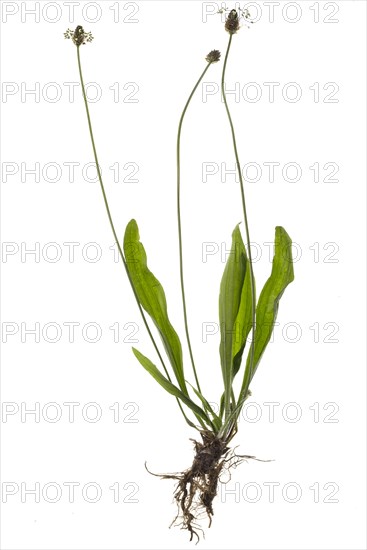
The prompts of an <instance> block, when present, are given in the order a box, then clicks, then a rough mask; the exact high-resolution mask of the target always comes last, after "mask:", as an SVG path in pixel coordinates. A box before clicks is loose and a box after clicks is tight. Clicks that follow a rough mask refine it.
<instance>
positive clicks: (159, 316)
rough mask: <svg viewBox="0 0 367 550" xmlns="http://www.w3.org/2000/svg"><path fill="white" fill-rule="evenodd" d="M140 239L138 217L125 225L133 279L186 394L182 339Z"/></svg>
mask: <svg viewBox="0 0 367 550" xmlns="http://www.w3.org/2000/svg"><path fill="white" fill-rule="evenodd" d="M139 239H140V237H139V229H138V225H137V223H136V221H135V220H131V221H130V222H129V223H128V225H127V227H126V230H125V236H124V253H125V258H126V264H127V269H128V271H129V275H130V278H131V282H132V284H133V286H134V289H135V292H136V295H137V297H138V299H139V302H140V304H141V305H142V307H143V308H144V309H145V311H146V312H147V313H148V314H149V315H150V317H151V318H152V320H153V322H154V324H155V325H156V327H157V329H158V331H159V334H160V337H161V338H162V341H163V345H164V348H165V350H166V352H167V355H168V358H169V360H170V363H171V365H172V369H173V372H174V374H175V376H176V379H177V382H178V384H179V386H180V388H181V390H182V391H183V392H184V393H185V394H186V395H187V394H188V392H187V387H186V383H185V378H184V371H183V363H182V348H181V342H180V339H179V337H178V335H177V333H176V331H175V329H174V328H173V326H172V325H171V323H170V321H169V318H168V313H167V302H166V296H165V293H164V290H163V287H162V285H161V283H160V282H159V281H158V279H157V278H156V277H155V276H154V275H153V273H152V272H151V271H150V270H149V269H148V266H147V255H146V253H145V249H144V246H143V245H142V243H141V242H140V240H139Z"/></svg>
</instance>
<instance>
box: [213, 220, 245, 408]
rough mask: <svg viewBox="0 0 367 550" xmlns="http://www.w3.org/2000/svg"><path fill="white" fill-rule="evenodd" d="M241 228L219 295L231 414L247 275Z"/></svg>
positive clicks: (223, 364) (222, 356)
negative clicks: (236, 342) (239, 316)
mask: <svg viewBox="0 0 367 550" xmlns="http://www.w3.org/2000/svg"><path fill="white" fill-rule="evenodd" d="M243 249H244V245H243V241H242V237H241V232H240V229H239V226H238V225H237V226H236V227H235V229H234V231H233V233H232V247H231V252H230V255H229V258H228V260H227V263H226V267H225V269H224V273H223V277H222V280H221V284H220V293H219V323H220V333H221V341H220V347H219V353H220V361H221V367H222V376H223V382H224V394H225V397H224V409H225V411H226V414H228V413H229V409H230V399H231V389H232V380H233V355H232V353H233V340H234V324H235V321H236V317H237V314H238V310H239V307H240V301H241V293H242V286H243V282H244V279H245V274H246V256H245V255H244V254H243Z"/></svg>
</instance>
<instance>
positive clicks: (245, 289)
mask: <svg viewBox="0 0 367 550" xmlns="http://www.w3.org/2000/svg"><path fill="white" fill-rule="evenodd" d="M242 253H243V255H244V256H245V258H246V274H245V279H244V282H243V285H242V291H241V301H240V306H239V308H238V313H237V317H236V320H235V323H234V331H235V337H234V339H233V349H232V356H233V377H235V376H236V374H237V372H238V371H239V369H240V366H241V362H242V355H243V352H244V349H245V346H246V341H247V337H248V335H249V332H250V330H251V328H252V291H251V269H250V264H249V262H248V258H247V254H246V249H245V246H244V244H243V243H242ZM254 282H255V281H254Z"/></svg>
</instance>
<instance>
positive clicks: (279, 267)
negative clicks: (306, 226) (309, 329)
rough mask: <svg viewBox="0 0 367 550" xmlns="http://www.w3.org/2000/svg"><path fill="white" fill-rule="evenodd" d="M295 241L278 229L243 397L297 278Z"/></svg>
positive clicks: (243, 388)
mask: <svg viewBox="0 0 367 550" xmlns="http://www.w3.org/2000/svg"><path fill="white" fill-rule="evenodd" d="M291 245H292V241H291V239H290V237H289V235H288V233H287V232H286V231H285V229H284V228H283V227H280V226H278V227H276V228H275V253H274V258H273V266H272V271H271V275H270V277H269V279H268V280H267V281H266V283H265V285H264V288H263V289H262V291H261V294H260V297H259V300H258V303H257V307H256V329H255V351H254V364H253V368H252V372H250V357H251V349H250V351H249V353H248V357H247V362H246V370H245V376H244V380H243V384H242V389H241V398H243V396H244V395H246V394H247V390H248V386H249V384H250V382H251V379H252V377H253V376H254V374H255V372H256V369H257V367H258V364H259V362H260V359H261V357H262V355H263V353H264V351H265V348H266V346H267V345H268V343H269V340H270V337H271V334H272V331H273V327H274V323H275V320H276V317H277V313H278V308H279V300H280V298H281V297H282V295H283V292H284V290H285V289H286V287H287V286H288V285H289V283H291V282H292V281H293V279H294V272H293V259H292V248H291Z"/></svg>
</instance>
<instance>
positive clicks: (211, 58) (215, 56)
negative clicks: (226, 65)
mask: <svg viewBox="0 0 367 550" xmlns="http://www.w3.org/2000/svg"><path fill="white" fill-rule="evenodd" d="M205 59H206V60H207V62H208V63H217V62H218V61H219V60H220V51H219V50H212V51H211V52H209V53H208V55H207V56H206V58H205Z"/></svg>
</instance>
